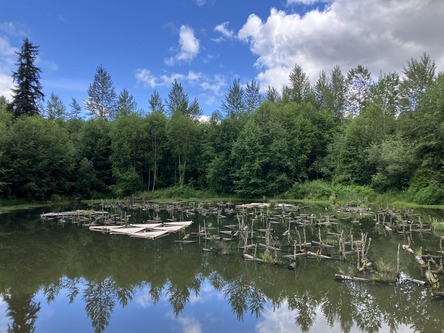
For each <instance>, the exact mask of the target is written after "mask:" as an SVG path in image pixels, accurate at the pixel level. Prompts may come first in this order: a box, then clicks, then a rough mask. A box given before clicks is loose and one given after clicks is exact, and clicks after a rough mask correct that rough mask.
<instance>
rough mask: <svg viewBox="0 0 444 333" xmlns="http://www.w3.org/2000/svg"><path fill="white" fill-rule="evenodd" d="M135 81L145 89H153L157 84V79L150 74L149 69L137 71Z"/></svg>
mask: <svg viewBox="0 0 444 333" xmlns="http://www.w3.org/2000/svg"><path fill="white" fill-rule="evenodd" d="M135 77H136V81H137V83H138V84H141V85H142V86H144V87H145V88H155V87H157V86H158V85H159V84H158V83H157V80H158V79H157V77H156V76H154V75H153V74H151V72H150V70H149V69H146V68H142V69H137V70H136V73H135Z"/></svg>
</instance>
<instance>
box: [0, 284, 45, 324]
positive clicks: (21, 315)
mask: <svg viewBox="0 0 444 333" xmlns="http://www.w3.org/2000/svg"><path fill="white" fill-rule="evenodd" d="M2 296H3V300H4V301H5V302H6V303H7V304H8V312H7V315H8V317H9V318H11V320H12V325H9V324H8V331H7V332H8V333H32V332H34V331H35V321H36V320H37V313H38V312H39V311H40V303H36V302H34V300H33V298H34V295H30V294H23V295H22V294H20V293H17V292H15V291H10V292H6V293H2Z"/></svg>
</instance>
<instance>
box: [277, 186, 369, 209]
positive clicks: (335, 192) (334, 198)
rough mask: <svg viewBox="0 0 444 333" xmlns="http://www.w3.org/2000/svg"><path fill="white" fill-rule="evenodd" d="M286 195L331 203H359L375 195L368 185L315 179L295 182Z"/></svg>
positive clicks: (365, 201) (366, 201)
mask: <svg viewBox="0 0 444 333" xmlns="http://www.w3.org/2000/svg"><path fill="white" fill-rule="evenodd" d="M286 196H287V197H290V198H293V199H299V200H305V199H308V200H328V201H330V202H331V203H332V204H335V203H336V202H348V203H352V204H360V203H368V202H370V201H373V200H374V199H375V198H376V196H377V195H376V193H375V191H374V190H373V189H372V188H371V187H369V186H357V185H342V184H332V183H328V182H324V181H321V180H315V181H311V182H304V183H295V184H294V185H293V186H292V188H291V190H289V191H288V192H287V193H286Z"/></svg>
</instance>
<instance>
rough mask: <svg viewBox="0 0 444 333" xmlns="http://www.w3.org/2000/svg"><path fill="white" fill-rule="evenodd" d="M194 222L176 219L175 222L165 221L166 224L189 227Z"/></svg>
mask: <svg viewBox="0 0 444 333" xmlns="http://www.w3.org/2000/svg"><path fill="white" fill-rule="evenodd" d="M192 223H193V221H174V222H165V223H164V225H165V226H181V227H188V226H190V225H191V224H192Z"/></svg>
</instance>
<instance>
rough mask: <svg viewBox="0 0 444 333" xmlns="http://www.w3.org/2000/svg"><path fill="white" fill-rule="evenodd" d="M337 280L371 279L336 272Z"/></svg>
mask: <svg viewBox="0 0 444 333" xmlns="http://www.w3.org/2000/svg"><path fill="white" fill-rule="evenodd" d="M335 280H336V281H359V282H368V281H370V280H369V279H366V278H362V277H359V276H349V275H341V274H335Z"/></svg>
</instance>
